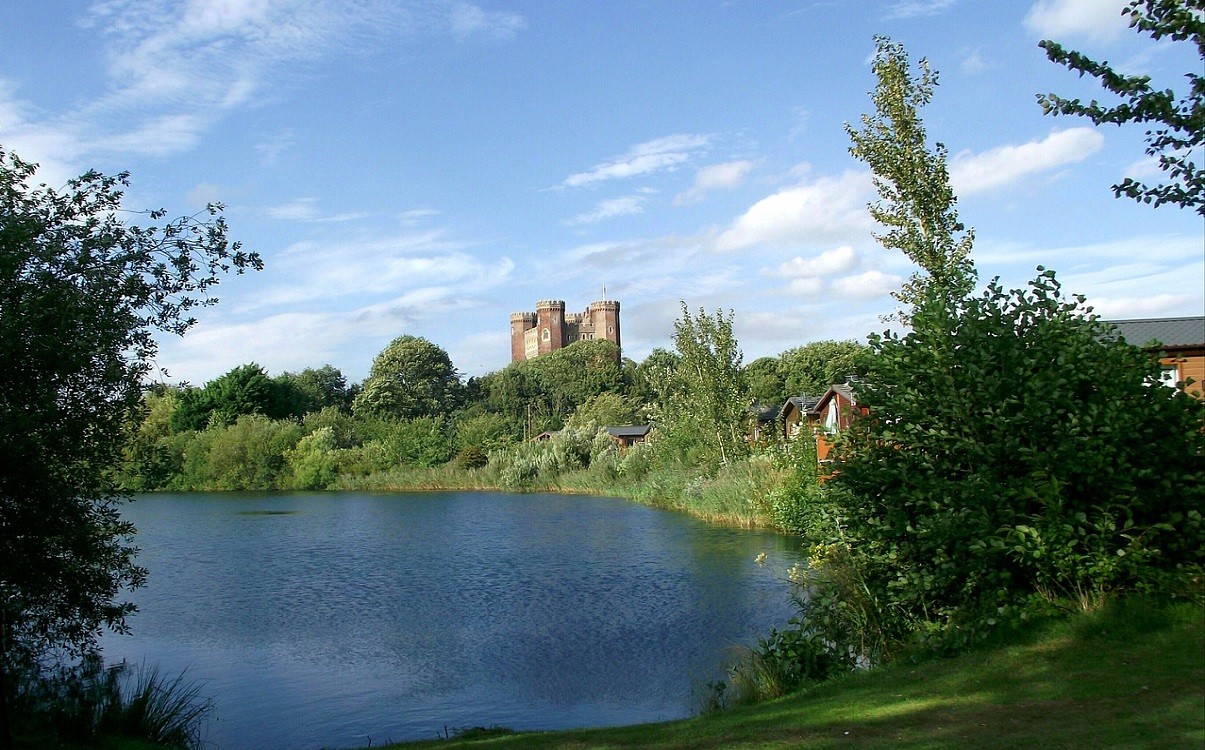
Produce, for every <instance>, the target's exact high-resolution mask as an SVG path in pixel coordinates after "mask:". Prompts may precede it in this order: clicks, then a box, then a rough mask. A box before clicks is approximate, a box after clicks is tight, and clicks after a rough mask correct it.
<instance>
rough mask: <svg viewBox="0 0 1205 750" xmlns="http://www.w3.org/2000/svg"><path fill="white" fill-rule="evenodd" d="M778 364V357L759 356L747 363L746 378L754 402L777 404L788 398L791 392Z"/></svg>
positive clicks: (766, 404)
mask: <svg viewBox="0 0 1205 750" xmlns="http://www.w3.org/2000/svg"><path fill="white" fill-rule="evenodd" d="M778 365H779V361H778V358H777V357H758V358H757V359H755V360H753V361H752V362H750V363H749V364H747V365H745V379H746V380H747V381H748V382H749V397H750V398H751V399H753V403H755V404H758V405H761V406H775V405H781V404H783V403H784V402H785V401H786V400H787V397H788V396H789V395H790V394H788V393H787V384H786V382H785V381H784V380H783V377H782V373H781V372H780V371H779V367H778Z"/></svg>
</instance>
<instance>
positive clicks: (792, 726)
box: [391, 601, 1205, 750]
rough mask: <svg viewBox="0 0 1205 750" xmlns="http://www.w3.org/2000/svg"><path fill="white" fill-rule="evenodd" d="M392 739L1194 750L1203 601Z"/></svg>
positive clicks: (1201, 739) (509, 746) (516, 745)
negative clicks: (617, 704) (683, 695)
mask: <svg viewBox="0 0 1205 750" xmlns="http://www.w3.org/2000/svg"><path fill="white" fill-rule="evenodd" d="M391 747H395V748H449V749H452V748H490V749H491V750H493V749H494V748H498V749H500V750H519V749H522V748H564V749H565V750H615V749H618V748H646V747H658V748H671V749H673V748H681V749H682V750H686V749H687V748H692V749H693V748H701V749H704V750H706V749H707V748H715V749H717V750H718V749H719V748H735V749H740V748H749V749H750V750H752V749H753V748H757V749H759V750H763V749H765V750H769V749H776V748H783V749H785V748H807V749H812V750H827V749H828V748H843V749H844V748H884V749H886V748H898V747H910V748H932V749H934V750H939V749H947V748H948V749H950V750H954V749H955V748H959V749H961V748H972V749H974V748H985V749H986V748H1017V747H1029V748H1046V747H1052V748H1053V747H1058V748H1085V749H1086V750H1102V749H1104V748H1154V749H1159V748H1168V749H1170V748H1201V747H1205V608H1203V607H1202V606H1200V605H1190V604H1180V605H1175V606H1171V607H1161V606H1150V605H1148V604H1146V603H1144V602H1141V601H1137V602H1131V603H1129V604H1125V603H1122V604H1120V605H1113V606H1111V607H1108V608H1104V609H1101V610H1098V611H1094V612H1089V613H1083V614H1077V615H1075V616H1072V617H1069V618H1067V619H1065V620H1063V621H1060V622H1057V623H1052V624H1047V625H1046V626H1044V627H1043V628H1041V629H1039V630H1036V631H1035V632H1032V633H1030V634H1028V635H1025V636H1019V637H1018V638H1017V639H1016V640H1015V641H1014V642H1012V643H1010V644H1006V645H998V646H995V647H992V648H987V647H984V648H980V649H978V650H975V651H972V652H969V653H966V654H963V655H961V656H958V657H953V658H946V659H936V658H935V659H931V660H928V661H925V662H922V663H897V664H894V665H890V666H887V667H883V668H880V669H877V670H873V671H869V672H864V673H859V674H854V675H849V676H847V677H844V678H840V679H837V680H833V681H830V682H827V683H823V684H819V685H815V686H812V687H810V688H808V689H805V690H803V691H800V692H797V693H794V694H792V695H789V696H787V697H785V698H781V699H778V700H775V701H771V702H767V703H762V704H758V705H753V706H745V707H739V708H733V709H729V710H726V711H721V712H718V713H715V714H709V715H706V716H701V717H698V718H695V719H690V720H685V721H678V722H670V723H665V724H645V725H639V726H631V727H618V728H610V729H592V730H580V731H569V732H542V733H526V734H515V735H510V736H489V737H483V738H479V739H474V738H471V737H469V736H464V737H459V738H457V737H453V738H452V739H449V740H436V741H427V742H419V743H406V744H402V745H392V746H391Z"/></svg>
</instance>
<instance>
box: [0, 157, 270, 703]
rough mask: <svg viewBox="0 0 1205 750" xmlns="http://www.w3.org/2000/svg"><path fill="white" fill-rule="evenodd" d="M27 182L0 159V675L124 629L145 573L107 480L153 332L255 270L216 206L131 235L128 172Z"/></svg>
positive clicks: (179, 323) (20, 167)
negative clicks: (59, 183) (129, 592)
mask: <svg viewBox="0 0 1205 750" xmlns="http://www.w3.org/2000/svg"><path fill="white" fill-rule="evenodd" d="M35 173H36V167H35V166H34V165H31V164H29V163H26V162H23V161H22V160H21V159H20V158H18V157H17V156H16V155H13V154H11V153H8V152H6V151H5V150H3V149H0V361H2V362H3V365H2V367H3V368H4V371H3V375H2V376H0V452H2V453H3V455H4V467H5V468H4V469H3V471H0V529H2V530H3V533H2V534H0V667H6V666H7V665H11V664H12V663H13V660H14V659H18V658H21V657H23V656H24V657H34V656H37V655H38V654H41V653H45V652H47V651H48V650H52V649H57V650H64V651H66V652H67V653H69V654H76V655H78V654H81V653H83V652H86V651H88V650H90V649H91V648H93V647H94V645H95V639H96V636H97V634H98V632H99V631H100V629H101V628H102V627H106V626H107V627H109V628H113V629H117V630H121V629H122V628H124V624H125V617H126V615H128V614H129V613H130V612H132V611H133V605H132V604H129V603H127V602H122V601H119V600H118V599H119V594H120V592H121V590H122V589H123V588H126V587H132V586H137V585H139V584H140V583H141V582H142V580H143V578H144V575H145V573H144V571H143V570H142V569H141V568H139V567H138V566H136V565H135V564H134V553H135V548H134V547H133V545H132V544H131V535H132V534H133V531H134V529H133V528H132V527H131V526H130V524H128V523H127V522H125V521H123V520H121V517H120V515H119V514H118V509H117V504H118V502H119V501H120V499H121V494H120V492H119V491H118V490H117V488H116V486H115V481H116V475H115V472H114V471H112V469H113V468H115V467H116V466H118V464H119V463H120V462H121V459H122V449H123V445H124V438H125V436H126V434H127V433H126V425H127V424H128V423H129V422H130V421H131V417H132V416H134V415H135V414H137V412H138V410H139V409H140V408H141V405H142V390H143V385H142V381H143V378H144V376H146V375H147V374H148V373H150V372H151V370H152V368H153V359H154V356H155V353H156V349H157V347H156V342H155V339H154V332H155V331H156V330H160V331H166V332H171V333H177V334H182V333H184V332H185V331H187V330H188V328H189V327H190V326H191V325H192V324H193V323H194V320H193V319H192V318H191V317H190V315H189V314H190V311H191V310H192V309H193V308H195V307H196V306H198V305H205V304H211V303H213V302H216V299H214V298H212V297H210V296H209V291H210V290H211V288H212V287H213V285H214V284H216V283H217V282H218V279H219V277H220V276H221V275H222V273H224V272H226V271H228V270H234V271H239V272H241V271H242V270H243V269H244V268H258V267H259V266H260V261H259V258H258V256H256V255H255V254H248V253H245V252H243V251H242V250H241V249H240V248H239V246H238V244H237V243H234V244H231V243H230V242H229V241H228V240H227V236H226V224H225V222H224V221H223V220H222V218H221V216H220V209H221V207H220V206H216V205H211V206H210V207H209V208H208V209H207V210H206V211H205V212H204V213H202V214H199V215H197V216H189V217H183V218H179V219H174V220H170V221H164V217H165V216H166V214H165V213H164V212H163V211H159V210H157V211H153V212H150V213H149V214H146V215H145V218H147V219H149V221H150V222H151V224H149V225H147V226H141V225H138V224H135V223H127V219H128V218H129V217H130V213H129V212H128V211H126V210H125V209H124V208H123V206H122V197H123V189H124V188H125V187H126V186H127V184H128V183H127V176H126V175H125V174H124V173H123V174H119V175H115V176H106V175H102V174H100V173H97V172H88V173H87V174H84V175H83V176H81V177H79V178H76V179H73V180H71V181H69V182H68V183H67V185H66V187H65V188H63V189H61V190H55V189H52V188H49V187H46V186H45V185H40V186H37V187H34V186H32V185H31V184H30V182H31V181H32V180H33V179H34V175H35ZM5 692H6V689H5V690H0V694H3V693H5Z"/></svg>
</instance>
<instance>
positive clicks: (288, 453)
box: [120, 308, 864, 491]
mask: <svg viewBox="0 0 1205 750" xmlns="http://www.w3.org/2000/svg"><path fill="white" fill-rule="evenodd" d="M731 322H732V321H731V316H730V315H729V316H727V317H725V316H724V315H723V314H722V313H717V314H716V315H715V316H710V315H707V314H706V313H704V312H703V311H699V313H698V314H697V315H691V314H690V313H689V311H688V310H686V309H685V308H684V312H683V317H682V319H681V320H680V321H678V327H679V330H678V332H677V334H676V335H675V338H674V346H675V350H674V351H668V350H664V349H658V350H654V351H653V352H652V353H651V354H650V355H649V356H648V357H647V358H646V359H645V360H644V361H643V362H640V363H636V362H633V361H631V360H627V359H621V358H620V357H619V352H618V350H617V349H616V347H615V345H614V344H613V343H611V342H608V341H583V342H578V343H575V344H574V345H572V346H569V347H566V348H564V349H560V350H557V351H554V352H551V353H549V354H547V355H544V356H542V357H539V358H536V359H533V360H528V361H523V362H515V363H512V364H510V365H509V366H507V367H505V368H503V369H501V370H498V371H497V372H493V373H489V374H487V375H484V376H481V377H475V378H469V379H467V380H464V379H462V377H461V376H460V373H459V371H458V370H457V369H456V367H455V365H454V364H453V362H452V361H451V358H450V357H449V356H448V354H447V352H446V351H444V350H443V349H442V348H441V347H439V346H438V345H436V344H434V343H432V342H430V341H428V340H426V339H423V338H420V337H416V336H409V335H406V336H401V337H399V338H397V339H395V340H394V341H392V342H391V343H390V344H389V345H388V346H387V347H386V348H385V349H384V350H382V352H381V353H380V354H379V355H378V356H377V357H376V358H375V359H374V361H373V364H372V368H371V371H370V373H369V376H368V377H367V378H366V379H365V381H364V382H363V383H359V384H351V385H349V384H348V382H347V379H346V378H345V377H344V375H343V374H342V372H341V371H340V370H339V369H338V368H336V367H334V366H332V365H329V364H327V365H323V366H321V367H316V368H307V369H305V370H302V371H301V372H297V373H287V372H286V373H281V374H279V375H276V376H272V375H270V374H269V373H267V372H266V371H265V370H264V369H263V368H262V367H260V366H259V365H257V364H255V363H248V364H245V365H240V366H238V367H235V368H233V369H231V370H230V371H229V372H226V373H224V374H222V375H220V376H219V377H217V378H214V379H213V380H211V381H209V382H207V383H205V384H204V385H203V386H164V385H158V386H155V387H153V388H151V389H149V390H148V391H147V392H146V394H145V396H144V399H143V402H144V407H145V409H144V411H143V412H142V414H141V419H140V420H138V421H136V422H132V423H130V424H129V426H128V442H127V444H126V449H125V461H124V463H123V467H122V470H121V472H120V476H121V478H122V482H123V486H125V487H126V488H127V489H129V490H133V491H149V490H155V489H175V490H195V489H212V490H232V489H270V488H279V489H289V488H297V489H323V488H329V487H334V486H338V485H339V483H340V482H341V481H349V482H353V483H354V481H356V480H357V479H362V478H364V477H367V476H371V475H373V474H376V473H381V472H388V471H392V470H397V469H406V468H431V467H436V466H441V465H444V464H449V465H451V466H454V467H456V468H460V469H473V468H480V467H483V466H485V465H486V464H487V463H488V462H489V457H490V455H491V454H495V455H497V454H499V453H500V452H504V450H505V449H507V448H508V447H513V446H517V445H519V444H521V443H523V442H524V441H525V440H527V439H530V438H532V437H534V436H537V435H540V434H543V433H547V432H556V431H559V430H562V429H565V428H572V429H577V430H582V429H587V428H588V429H590V430H595V431H596V430H598V429H599V428H601V427H604V426H609V425H633V424H646V423H652V424H654V425H655V429H656V430H657V436H658V438H659V442H660V443H661V447H660V448H659V455H658V459H657V460H658V461H661V462H672V463H674V464H675V465H694V466H704V465H711V464H717V463H720V464H722V463H725V462H728V461H731V460H735V459H739V458H740V457H742V456H743V455H744V454H745V453H746V445H745V440H744V437H745V435H746V432H747V430H748V428H749V419H750V416H751V413H752V412H751V407H753V406H754V404H765V403H767V402H768V403H771V404H779V403H780V402H781V401H785V399H786V395H785V394H787V393H789V392H790V393H795V394H796V395H798V394H800V393H813V394H815V393H819V392H822V391H823V389H824V388H827V386H828V384H829V382H830V381H831V382H844V380H845V379H846V377H847V376H848V375H849V374H851V373H855V372H857V371H858V368H859V367H861V365H859V364H857V358H858V356H859V355H860V354H861V353H862V352H863V351H864V347H863V346H861V345H859V344H856V343H853V342H819V343H815V344H808V345H806V346H800V347H797V348H794V349H790V350H788V351H786V352H783V354H781V355H780V356H778V357H763V358H762V359H760V360H758V361H757V363H755V365H754V366H750V367H744V366H742V364H741V361H740V357H739V351H738V350H737V349H736V341H735V339H734V338H733V337H732V331H731ZM755 375H756V376H758V382H759V383H761V385H762V389H761V393H755V392H754V391H753V390H752V389H751V388H750V387H749V385H748V383H749V381H750V379H751V378H753V377H754V376H755ZM700 408H703V411H700Z"/></svg>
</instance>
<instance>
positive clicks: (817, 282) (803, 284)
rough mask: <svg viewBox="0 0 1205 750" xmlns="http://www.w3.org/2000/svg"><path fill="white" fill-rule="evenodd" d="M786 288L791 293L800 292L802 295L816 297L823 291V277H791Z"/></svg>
mask: <svg viewBox="0 0 1205 750" xmlns="http://www.w3.org/2000/svg"><path fill="white" fill-rule="evenodd" d="M787 289H788V290H789V291H790V292H791V294H801V295H803V296H804V297H817V296H819V295H820V293H821V292H823V291H824V279H820V278H812V277H805V278H800V279H791V283H790V284H788V285H787Z"/></svg>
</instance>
